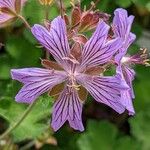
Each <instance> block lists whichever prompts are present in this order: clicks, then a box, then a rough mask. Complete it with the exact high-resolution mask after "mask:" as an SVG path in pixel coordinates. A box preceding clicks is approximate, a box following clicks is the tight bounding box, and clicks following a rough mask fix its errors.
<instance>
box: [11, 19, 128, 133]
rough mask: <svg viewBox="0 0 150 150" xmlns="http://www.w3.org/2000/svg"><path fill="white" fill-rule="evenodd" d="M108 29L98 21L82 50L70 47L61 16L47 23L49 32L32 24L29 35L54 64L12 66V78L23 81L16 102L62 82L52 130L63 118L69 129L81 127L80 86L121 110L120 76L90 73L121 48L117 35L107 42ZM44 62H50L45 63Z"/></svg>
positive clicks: (37, 94)
mask: <svg viewBox="0 0 150 150" xmlns="http://www.w3.org/2000/svg"><path fill="white" fill-rule="evenodd" d="M109 29H110V28H109V26H108V25H107V24H106V23H105V22H103V21H100V22H99V24H98V26H97V28H96V31H95V32H94V34H93V35H92V37H91V38H90V39H89V40H88V42H87V43H86V44H85V45H84V47H83V48H82V50H81V49H80V48H81V47H80V48H79V47H78V49H75V51H74V48H72V49H70V45H69V43H68V40H67V32H66V25H65V22H64V20H63V19H62V18H61V17H57V18H55V19H54V20H53V21H52V22H51V28H50V31H48V30H47V29H46V28H45V27H43V26H41V25H34V27H32V33H33V35H34V36H35V37H36V38H37V40H38V41H39V42H40V43H41V44H42V45H43V46H44V47H45V48H46V49H47V50H48V51H49V52H50V53H51V54H52V55H53V57H54V59H55V60H56V61H57V63H58V64H57V65H56V63H55V62H53V63H52V62H51V63H52V64H53V65H51V67H49V69H48V68H47V69H40V68H27V69H12V70H11V74H12V78H13V79H15V80H18V81H20V82H22V83H23V84H24V86H23V87H22V89H21V90H20V91H19V93H18V94H17V96H16V101H17V102H23V103H31V102H33V101H34V100H35V99H36V98H37V97H38V96H40V95H41V94H43V93H45V92H47V91H50V90H52V89H53V88H54V87H55V86H56V85H58V84H63V85H64V89H63V90H62V91H61V93H60V95H59V97H58V99H57V100H56V101H55V104H54V106H53V113H52V123H51V125H52V128H53V129H54V130H55V131H57V130H58V129H59V128H60V127H61V126H62V125H63V124H64V123H65V122H66V121H68V122H69V124H70V126H71V127H72V128H74V129H76V130H80V131H83V130H84V127H83V124H82V119H81V115H82V107H83V103H84V101H85V100H86V99H85V97H83V93H82V95H81V94H80V92H82V91H81V90H82V89H84V91H86V90H87V91H88V92H89V93H90V94H91V95H92V96H93V98H94V99H95V100H96V101H98V102H101V103H103V104H106V105H108V106H110V107H111V108H113V109H114V110H115V111H117V112H118V113H123V112H124V111H125V107H124V106H123V105H122V104H121V103H120V98H121V90H122V89H126V88H127V86H126V84H124V83H123V82H121V77H120V75H119V74H118V75H115V76H112V77H110V76H109V77H108V76H107V77H104V76H102V75H101V76H100V75H99V74H100V70H97V71H96V73H95V72H94V70H95V68H99V67H100V66H101V65H103V64H105V63H107V62H108V61H110V59H111V58H112V56H113V55H114V53H116V52H117V51H118V49H120V48H121V45H122V41H121V40H120V38H115V39H112V40H109V41H108V39H107V37H108V31H109ZM75 47H76V46H75ZM48 63H50V61H49V62H47V64H46V65H47V66H48ZM58 65H59V67H58ZM52 66H53V67H52ZM56 66H57V67H56ZM60 66H61V67H60ZM54 68H55V69H54ZM56 68H59V70H56ZM61 68H63V69H61ZM85 89H86V90H85ZM81 97H82V98H81Z"/></svg>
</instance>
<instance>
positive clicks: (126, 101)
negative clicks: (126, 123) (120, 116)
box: [121, 90, 135, 115]
mask: <svg viewBox="0 0 150 150" xmlns="http://www.w3.org/2000/svg"><path fill="white" fill-rule="evenodd" d="M121 97H122V98H121V99H122V101H121V102H122V104H123V106H125V108H126V109H127V110H128V113H129V115H134V114H135V110H134V107H133V102H132V98H131V95H130V92H129V91H128V90H126V91H122V92H121Z"/></svg>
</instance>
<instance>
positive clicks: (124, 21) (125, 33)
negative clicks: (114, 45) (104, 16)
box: [113, 8, 136, 52]
mask: <svg viewBox="0 0 150 150" xmlns="http://www.w3.org/2000/svg"><path fill="white" fill-rule="evenodd" d="M114 14H115V16H114V19H113V27H114V34H115V37H121V38H122V39H123V40H124V44H123V47H122V49H121V51H122V52H126V51H127V49H128V47H129V46H130V45H131V44H132V43H133V41H134V40H135V39H136V36H135V34H133V33H131V32H130V31H131V26H132V23H133V20H134V16H129V17H128V14H127V11H126V10H125V9H122V8H118V9H116V10H115V12H114Z"/></svg>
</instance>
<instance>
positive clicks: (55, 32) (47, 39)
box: [31, 16, 70, 64]
mask: <svg viewBox="0 0 150 150" xmlns="http://www.w3.org/2000/svg"><path fill="white" fill-rule="evenodd" d="M31 30H32V33H33V35H34V36H35V37H36V39H37V40H38V41H39V42H40V43H41V44H42V45H43V46H44V47H45V48H46V49H48V51H49V52H50V53H51V54H52V55H53V56H54V58H55V59H56V60H57V62H58V63H60V64H62V62H64V60H63V58H65V57H68V56H69V52H70V48H69V44H68V40H67V32H66V25H65V21H64V20H63V19H62V18H61V17H60V16H59V17H57V18H55V19H54V20H53V21H52V22H51V28H50V31H48V30H47V29H46V28H44V27H43V26H41V25H38V24H36V25H34V26H33V27H32V29H31Z"/></svg>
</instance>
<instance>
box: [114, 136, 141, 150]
mask: <svg viewBox="0 0 150 150" xmlns="http://www.w3.org/2000/svg"><path fill="white" fill-rule="evenodd" d="M115 150H141V146H140V143H138V142H137V140H136V139H134V138H131V137H130V136H123V137H121V138H119V139H118V140H116V145H115Z"/></svg>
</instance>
